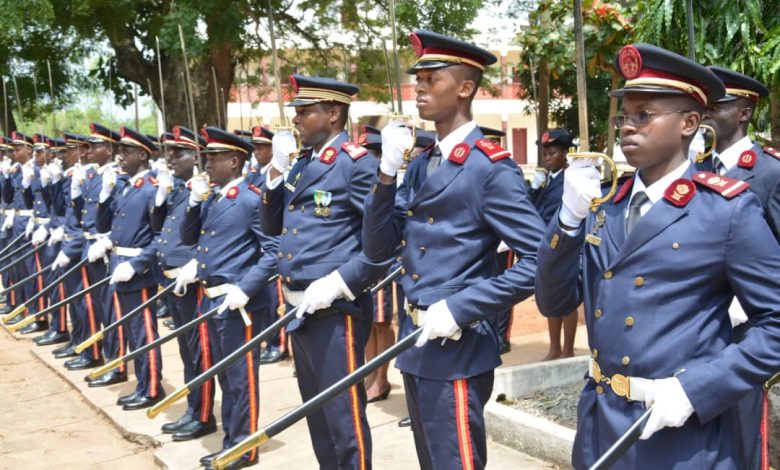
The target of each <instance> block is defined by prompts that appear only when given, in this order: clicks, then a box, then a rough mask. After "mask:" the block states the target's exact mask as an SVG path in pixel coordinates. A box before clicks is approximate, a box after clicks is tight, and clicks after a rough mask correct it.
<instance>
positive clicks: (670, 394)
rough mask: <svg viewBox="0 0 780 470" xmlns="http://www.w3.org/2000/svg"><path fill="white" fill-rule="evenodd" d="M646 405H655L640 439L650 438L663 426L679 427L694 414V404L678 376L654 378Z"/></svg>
mask: <svg viewBox="0 0 780 470" xmlns="http://www.w3.org/2000/svg"><path fill="white" fill-rule="evenodd" d="M649 395H650V396H648V397H647V399H646V400H645V406H651V405H652V407H653V411H652V412H651V413H650V418H649V419H648V420H647V424H645V428H644V429H643V430H642V435H641V436H639V438H640V439H649V438H650V436H652V435H653V434H654V433H655V432H656V431H660V430H661V429H663V428H679V427H680V426H682V425H683V424H685V422H686V421H687V420H688V418H690V416H691V415H692V414H693V411H694V410H693V405H691V401H690V400H688V395H686V394H685V390H684V389H683V387H682V384H680V381H679V380H678V379H677V377H670V378H668V379H660V380H654V381H653V385H652V386H651V388H650V394H649Z"/></svg>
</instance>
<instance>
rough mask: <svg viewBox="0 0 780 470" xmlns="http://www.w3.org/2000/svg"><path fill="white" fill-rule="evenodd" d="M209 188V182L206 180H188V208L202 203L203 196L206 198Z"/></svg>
mask: <svg viewBox="0 0 780 470" xmlns="http://www.w3.org/2000/svg"><path fill="white" fill-rule="evenodd" d="M209 191H211V188H209V182H208V181H206V178H194V177H193V178H192V179H191V180H190V206H197V205H198V204H200V203H201V202H203V199H205V198H204V196H206V195H207V194H208V193H209Z"/></svg>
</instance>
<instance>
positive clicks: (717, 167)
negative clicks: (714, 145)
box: [712, 155, 726, 176]
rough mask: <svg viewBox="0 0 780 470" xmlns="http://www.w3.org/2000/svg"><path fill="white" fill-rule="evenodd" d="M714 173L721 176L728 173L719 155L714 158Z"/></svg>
mask: <svg viewBox="0 0 780 470" xmlns="http://www.w3.org/2000/svg"><path fill="white" fill-rule="evenodd" d="M712 171H713V172H715V173H717V174H719V175H721V176H722V175H723V174H724V173H726V165H724V164H723V162H722V161H721V159H720V158H718V156H717V155H713V156H712Z"/></svg>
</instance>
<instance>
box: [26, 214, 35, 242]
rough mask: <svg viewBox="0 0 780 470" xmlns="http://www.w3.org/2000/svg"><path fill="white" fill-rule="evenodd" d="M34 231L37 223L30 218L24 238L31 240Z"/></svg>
mask: <svg viewBox="0 0 780 470" xmlns="http://www.w3.org/2000/svg"><path fill="white" fill-rule="evenodd" d="M33 230H35V222H33V218H32V217H30V218H29V219H28V220H27V225H25V226H24V238H30V237H31V236H32V233H33Z"/></svg>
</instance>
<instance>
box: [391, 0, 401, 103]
mask: <svg viewBox="0 0 780 470" xmlns="http://www.w3.org/2000/svg"><path fill="white" fill-rule="evenodd" d="M390 26H391V27H392V28H391V30H392V32H393V65H394V66H395V93H396V100H398V106H397V107H396V111H397V112H398V114H403V113H404V108H403V104H402V103H403V96H401V64H400V63H399V61H398V31H397V30H396V24H395V0H390Z"/></svg>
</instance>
